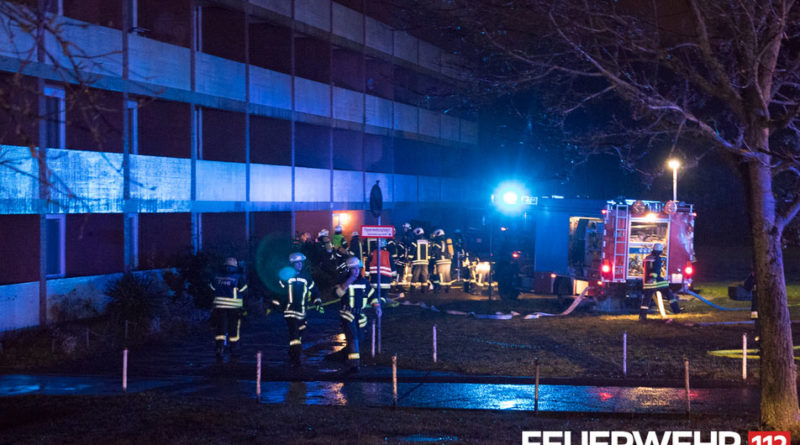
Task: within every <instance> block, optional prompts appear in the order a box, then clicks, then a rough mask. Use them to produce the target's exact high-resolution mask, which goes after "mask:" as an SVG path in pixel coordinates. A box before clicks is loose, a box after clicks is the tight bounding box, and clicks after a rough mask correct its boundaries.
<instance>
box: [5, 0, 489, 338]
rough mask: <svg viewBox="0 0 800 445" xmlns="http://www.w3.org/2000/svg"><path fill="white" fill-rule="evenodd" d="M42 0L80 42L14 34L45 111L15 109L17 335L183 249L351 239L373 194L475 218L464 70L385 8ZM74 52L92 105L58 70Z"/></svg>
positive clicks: (11, 29) (23, 75)
mask: <svg viewBox="0 0 800 445" xmlns="http://www.w3.org/2000/svg"><path fill="white" fill-rule="evenodd" d="M38 1H39V2H40V3H39V4H40V6H41V5H42V4H46V5H48V7H49V8H50V11H51V12H52V16H51V18H50V19H49V20H50V21H49V23H50V26H51V28H53V29H56V32H58V33H60V34H61V36H63V37H64V38H65V39H66V40H67V41H68V42H70V44H71V45H73V46H71V47H69V48H66V49H65V48H63V45H62V47H60V46H59V42H58V41H57V39H54V38H46V39H42V40H41V41H39V42H38V43H37V41H36V39H35V38H34V36H33V34H32V33H31V32H30V31H28V32H26V31H24V30H20V29H19V26H15V24H14V23H12V21H10V20H8V18H7V17H5V18H3V22H2V26H0V88H2V89H3V90H4V91H5V92H6V93H7V96H6V97H10V95H15V99H14V101H15V102H14V103H18V104H28V105H29V107H28V108H32V109H33V110H34V113H35V110H37V109H38V110H39V116H45V117H44V118H42V119H41V120H38V123H37V121H36V120H33V121H32V122H31V121H28V122H22V123H20V122H19V120H20V119H18V118H15V117H14V116H11V114H12V112H11V111H8V110H0V144H2V159H0V255H1V256H2V261H0V331H5V330H11V329H18V328H22V327H27V326H35V325H37V324H40V323H42V322H45V321H46V314H47V307H48V301H49V300H51V299H52V298H53V297H54V296H55V295H64V294H67V293H69V292H70V291H72V292H73V294H77V295H81V294H87V295H89V294H98V293H99V294H102V287H103V284H104V283H105V281H106V280H108V278H109V277H112V276H116V275H115V274H118V273H120V272H122V271H124V270H151V269H161V268H166V267H170V266H171V264H170V261H171V259H172V258H173V256H174V255H175V254H176V253H178V252H180V251H182V250H186V249H194V250H195V251H197V250H201V249H217V250H220V251H224V252H225V253H226V254H234V255H237V256H239V257H242V256H244V255H245V253H246V246H247V245H248V243H249V242H252V241H254V240H259V239H261V238H262V237H263V236H264V235H265V234H267V233H271V232H277V231H279V232H285V233H287V234H289V233H295V232H302V231H308V232H311V233H316V232H317V231H318V230H319V229H321V228H323V227H327V228H330V227H332V226H334V225H336V224H337V223H341V224H342V225H343V226H345V232H346V234H347V235H348V236H349V233H350V232H351V231H353V230H357V229H358V227H359V226H360V225H361V224H364V223H374V222H375V221H374V219H373V218H372V216H371V215H369V212H365V211H364V210H365V209H368V204H367V201H368V197H369V192H370V188H371V187H372V185H373V184H375V183H376V181H380V186H381V188H382V192H383V196H384V200H385V207H386V209H387V210H386V212H385V213H384V215H385V216H384V219H383V222H384V223H389V224H395V225H397V224H399V223H402V222H403V221H404V220H407V219H417V220H425V221H430V223H431V224H441V223H442V221H443V220H444V216H445V215H446V216H447V218H448V220H449V221H450V222H451V224H453V225H455V224H457V223H458V222H459V221H460V219H461V218H463V214H464V210H463V208H464V203H465V202H466V201H467V200H468V199H470V198H471V195H470V193H469V184H468V183H467V179H466V178H464V177H463V172H464V171H465V170H466V169H469V168H471V167H472V166H473V165H474V163H475V161H476V160H477V153H476V146H477V124H476V122H475V121H474V119H471V118H470V116H468V115H453V114H451V113H445V112H443V111H444V108H445V106H446V104H445V103H444V102H443V100H444V99H440V95H441V93H443V92H447V91H451V90H452V89H453V88H454V85H455V84H456V83H457V81H458V77H459V70H458V69H457V66H458V63H457V62H458V61H457V60H455V56H453V55H451V54H448V53H447V52H446V51H443V50H442V49H441V48H439V47H437V46H436V45H435V44H433V43H431V42H428V41H425V40H422V39H420V38H418V37H415V36H414V35H412V34H411V33H409V32H406V31H402V30H395V29H393V28H392V27H391V25H390V23H391V22H392V17H391V15H390V14H389V13H388V12H387V10H386V8H385V5H383V4H382V2H370V0H366V1H362V0H342V1H339V2H338V3H337V2H331V1H330V0H249V1H244V0H219V1H198V0H170V1H162V0H38ZM31 2H33V3H36V0H31V1H29V2H28V3H31ZM70 50H71V51H70ZM65 52H68V53H71V55H72V56H73V59H70V60H67V55H66V54H65ZM45 54H46V55H47V57H45V56H44V55H45ZM75 54H78V55H79V56H80V57H79V59H81V60H84V61H85V62H84V63H80V64H79V67H80V68H81V70H82V72H85V74H87V75H88V76H89V77H88V78H89V79H90V82H89V84H88V85H87V86H90V87H91V88H89V89H87V92H90V93H91V94H90V95H88V96H87V97H91V100H89V99H83V98H82V97H83V96H81V95H75V94H74V92H72V91H71V90H72V87H71V86H70V85H71V84H70V81H69V79H67V80H65V79H64V77H63V72H61V71H60V70H59V69H58V68H57V67H58V65H59V60H61V59H59V58H62V59H64V60H61V62H63V63H64V64H66V63H67V62H74V55H75ZM19 85H28V86H30V88H29V90H28V89H25V88H19ZM73 86H74V85H73ZM65 90H66V91H65ZM84 100H85V101H90V102H91V108H92V109H100V110H102V113H99V114H92V113H87V112H86V111H85V110H86V109H87V107H85V106H83V105H85V104H82V103H81V101H84ZM70 102H71V103H70ZM37 107H38V108H37ZM23 108H24V107H23ZM43 110H44V111H43ZM45 112H46V113H45ZM26 125H27V126H28V127H29V128H27V130H28V131H25V130H26ZM21 129H22V130H21ZM31 135H33V136H32V137H31ZM39 141H41V142H39ZM32 152H35V153H38V154H39V155H40V157H41V158H42V159H45V158H46V164H44V163H43V164H41V165H42V166H43V165H46V166H47V168H48V169H49V171H50V172H51V174H52V176H51V180H53V183H51V184H49V185H50V186H49V187H45V186H43V185H42V181H40V180H39V178H40V176H41V175H43V174H44V171H45V169H44V167H41V168H40V164H39V163H37V162H36V160H35V157H34V156H31V153H32ZM3 160H5V161H6V162H4V163H3ZM45 182H46V181H45Z"/></svg>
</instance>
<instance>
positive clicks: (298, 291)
mask: <svg viewBox="0 0 800 445" xmlns="http://www.w3.org/2000/svg"><path fill="white" fill-rule="evenodd" d="M293 271H294V274H293V275H292V276H290V277H289V278H287V279H285V280H284V279H281V280H280V281H279V282H278V284H280V286H281V289H283V292H284V293H283V295H282V297H283V301H277V300H273V304H275V305H277V306H279V307H281V308H282V309H283V316H284V318H296V319H298V320H303V319H305V318H306V302H307V301H312V300H316V299H318V298H319V289H317V287H316V286H315V285H314V280H313V279H312V278H311V275H310V274H309V273H308V272H307V271H306V270H305V269H304V270H302V271H300V272H297V271H295V270H294V269H293Z"/></svg>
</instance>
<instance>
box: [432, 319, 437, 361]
mask: <svg viewBox="0 0 800 445" xmlns="http://www.w3.org/2000/svg"><path fill="white" fill-rule="evenodd" d="M433 363H436V325H435V324H434V325H433Z"/></svg>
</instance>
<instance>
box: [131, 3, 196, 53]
mask: <svg viewBox="0 0 800 445" xmlns="http://www.w3.org/2000/svg"><path fill="white" fill-rule="evenodd" d="M138 2H139V11H138V26H139V28H140V29H141V31H139V34H141V35H142V36H144V37H147V38H149V39H155V40H159V41H162V42H166V43H170V44H172V45H179V46H182V47H184V48H188V47H189V46H190V45H191V40H192V37H191V36H192V27H191V22H192V1H191V0H169V1H166V2H165V1H164V0H138Z"/></svg>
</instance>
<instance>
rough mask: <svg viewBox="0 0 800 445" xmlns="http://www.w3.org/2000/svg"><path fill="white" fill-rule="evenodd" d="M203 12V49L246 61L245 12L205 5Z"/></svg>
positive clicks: (215, 54) (214, 53)
mask: <svg viewBox="0 0 800 445" xmlns="http://www.w3.org/2000/svg"><path fill="white" fill-rule="evenodd" d="M201 14H202V16H203V29H202V47H201V49H202V51H203V52H204V53H206V54H212V55H214V56H217V57H223V58H225V59H230V60H235V61H237V62H242V63H244V62H245V51H244V50H245V48H244V14H242V13H241V12H238V11H231V10H229V9H225V8H218V7H215V6H204V7H203V8H202V12H201Z"/></svg>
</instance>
